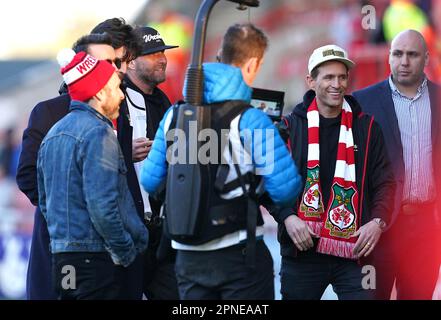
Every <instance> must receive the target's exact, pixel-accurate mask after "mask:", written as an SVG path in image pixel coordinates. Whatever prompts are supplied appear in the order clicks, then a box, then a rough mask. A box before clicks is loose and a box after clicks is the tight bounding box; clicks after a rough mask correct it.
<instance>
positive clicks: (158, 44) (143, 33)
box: [135, 27, 178, 56]
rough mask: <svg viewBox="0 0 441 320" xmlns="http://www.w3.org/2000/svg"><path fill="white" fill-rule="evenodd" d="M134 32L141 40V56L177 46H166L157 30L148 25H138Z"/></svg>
mask: <svg viewBox="0 0 441 320" xmlns="http://www.w3.org/2000/svg"><path fill="white" fill-rule="evenodd" d="M135 32H136V33H137V35H138V36H139V37H140V41H141V54H140V55H141V56H144V55H147V54H151V53H155V52H158V51H163V50H167V49H172V48H177V47H178V46H167V45H166V44H165V43H164V40H162V37H161V35H160V34H159V32H158V31H157V30H155V29H153V28H150V27H138V28H136V29H135Z"/></svg>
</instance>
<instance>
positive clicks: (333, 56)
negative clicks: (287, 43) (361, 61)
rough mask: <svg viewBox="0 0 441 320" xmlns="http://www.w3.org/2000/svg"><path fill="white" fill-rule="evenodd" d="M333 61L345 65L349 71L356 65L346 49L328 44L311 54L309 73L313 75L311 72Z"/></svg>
mask: <svg viewBox="0 0 441 320" xmlns="http://www.w3.org/2000/svg"><path fill="white" fill-rule="evenodd" d="M332 60H336V61H340V62H342V63H344V64H345V65H346V67H348V69H351V68H352V67H353V66H355V63H354V62H353V61H352V60H349V58H348V53H347V52H346V51H345V50H344V49H342V48H340V47H339V46H336V45H335V44H328V45H326V46H323V47H320V48H317V49H315V50H314V52H313V53H312V54H311V56H310V57H309V62H308V72H309V73H311V71H312V70H313V69H314V68H315V67H317V66H318V65H319V64H322V63H323V62H326V61H332Z"/></svg>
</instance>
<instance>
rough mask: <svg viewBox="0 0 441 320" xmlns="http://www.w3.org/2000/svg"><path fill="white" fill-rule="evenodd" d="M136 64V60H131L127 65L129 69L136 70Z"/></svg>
mask: <svg viewBox="0 0 441 320" xmlns="http://www.w3.org/2000/svg"><path fill="white" fill-rule="evenodd" d="M135 67H136V62H135V60H130V62H129V63H128V64H127V68H128V69H131V70H135Z"/></svg>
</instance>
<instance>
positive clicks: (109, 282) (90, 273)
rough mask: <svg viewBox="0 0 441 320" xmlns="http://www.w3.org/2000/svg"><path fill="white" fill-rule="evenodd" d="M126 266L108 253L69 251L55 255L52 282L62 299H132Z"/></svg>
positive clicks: (58, 296) (59, 297)
mask: <svg viewBox="0 0 441 320" xmlns="http://www.w3.org/2000/svg"><path fill="white" fill-rule="evenodd" d="M126 277H127V269H126V268H124V267H122V266H116V265H115V264H114V263H113V262H112V259H111V258H110V256H109V254H108V253H89V252H68V253H57V254H54V255H53V283H54V286H55V292H56V293H57V298H58V299H59V300H110V299H112V300H113V299H129V298H130V297H129V296H128V293H127V291H126V290H125V286H124V283H125V280H126Z"/></svg>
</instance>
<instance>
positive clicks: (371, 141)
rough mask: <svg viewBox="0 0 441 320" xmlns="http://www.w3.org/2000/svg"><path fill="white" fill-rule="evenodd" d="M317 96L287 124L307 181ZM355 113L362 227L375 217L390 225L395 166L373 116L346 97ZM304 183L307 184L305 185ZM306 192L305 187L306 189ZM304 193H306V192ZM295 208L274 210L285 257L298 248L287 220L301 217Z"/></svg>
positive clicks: (293, 150)
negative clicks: (311, 107)
mask: <svg viewBox="0 0 441 320" xmlns="http://www.w3.org/2000/svg"><path fill="white" fill-rule="evenodd" d="M314 97H315V93H314V91H311V90H310V91H308V92H307V93H306V94H305V96H304V98H303V103H300V104H298V105H297V106H296V107H295V109H294V110H293V112H292V113H291V114H289V115H288V116H286V117H285V118H284V119H283V121H284V122H285V124H286V125H287V126H288V130H289V142H288V143H289V147H290V150H291V153H292V156H293V159H294V161H295V163H296V165H297V167H298V168H299V171H300V174H301V175H302V177H303V181H305V179H306V163H307V155H308V152H307V151H308V138H307V137H308V122H307V118H306V113H307V108H308V106H309V105H310V104H311V102H312V100H313V99H314ZM345 99H346V101H348V103H349V104H350V106H351V108H352V113H353V128H352V132H353V135H354V147H355V145H356V146H357V147H356V148H354V149H355V150H356V151H355V167H356V181H357V187H358V191H359V193H360V208H358V212H359V213H361V225H364V224H366V223H367V222H369V221H371V220H372V219H373V218H381V219H383V220H384V221H386V223H388V222H389V220H390V217H391V213H392V210H393V201H391V200H393V198H394V192H395V180H394V177H393V173H392V167H391V164H390V161H389V158H388V155H387V153H386V148H385V143H384V138H383V134H382V131H381V129H380V127H379V125H378V124H377V123H376V122H375V121H373V117H371V116H368V115H367V114H364V113H362V112H361V108H360V106H359V104H358V103H357V101H356V100H355V99H354V98H353V97H352V96H345ZM303 183H304V182H303ZM302 190H303V188H302ZM302 193H303V192H302ZM302 193H301V194H300V196H299V198H298V202H297V205H296V206H295V207H294V208H292V209H285V210H274V211H271V213H272V215H273V216H274V218H275V219H276V221H277V222H278V224H279V227H278V239H279V242H280V246H281V253H282V256H283V255H295V254H296V252H297V251H296V247H295V245H294V243H293V242H292V240H291V238H290V237H289V235H288V233H287V231H286V228H285V224H284V220H285V219H286V218H287V217H288V216H289V215H291V214H297V208H298V203H299V201H300V199H301V197H302Z"/></svg>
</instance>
